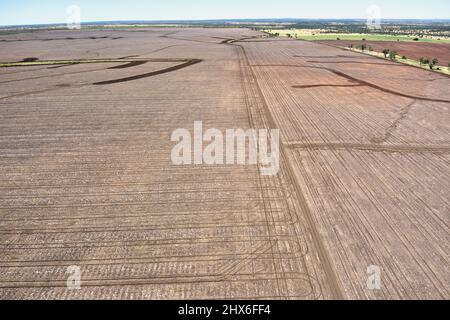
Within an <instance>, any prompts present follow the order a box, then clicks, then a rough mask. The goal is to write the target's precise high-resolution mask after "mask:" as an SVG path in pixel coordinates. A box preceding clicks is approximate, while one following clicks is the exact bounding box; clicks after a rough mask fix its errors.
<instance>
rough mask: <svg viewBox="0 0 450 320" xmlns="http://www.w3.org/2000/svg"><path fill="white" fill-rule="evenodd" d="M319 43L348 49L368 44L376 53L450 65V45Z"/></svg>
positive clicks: (355, 42)
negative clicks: (396, 53) (387, 50)
mask: <svg viewBox="0 0 450 320" xmlns="http://www.w3.org/2000/svg"><path fill="white" fill-rule="evenodd" d="M318 43H324V44H331V45H335V46H341V47H348V46H349V45H350V44H353V45H354V46H358V45H361V44H363V43H364V44H367V46H371V47H372V48H373V50H374V51H377V52H382V51H383V50H384V49H389V50H391V51H397V52H398V54H399V55H400V57H401V56H406V57H407V58H408V59H413V60H419V59H420V58H422V57H424V58H428V59H434V58H437V59H438V60H439V65H441V66H447V65H448V64H449V63H450V43H428V42H420V43H419V42H406V41H400V42H398V41H343V40H341V41H338V40H336V41H318Z"/></svg>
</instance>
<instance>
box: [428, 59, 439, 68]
mask: <svg viewBox="0 0 450 320" xmlns="http://www.w3.org/2000/svg"><path fill="white" fill-rule="evenodd" d="M438 63H439V60H438V59H437V58H434V59H433V60H431V61H429V62H428V66H429V67H430V69H431V70H433V68H434V66H435V65H437V64H438Z"/></svg>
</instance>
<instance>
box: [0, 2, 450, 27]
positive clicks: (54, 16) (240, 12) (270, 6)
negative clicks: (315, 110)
mask: <svg viewBox="0 0 450 320" xmlns="http://www.w3.org/2000/svg"><path fill="white" fill-rule="evenodd" d="M69 5H78V6H80V7H81V18H82V21H83V22H88V21H108V20H109V21H112V20H177V19H228V18H366V17H367V14H366V9H367V7H369V6H370V5H378V6H379V7H380V8H381V15H382V17H383V18H386V19H389V18H421V19H425V18H426V19H429V18H434V19H449V18H450V1H449V0H426V1H424V0H420V1H415V0H410V1H408V0H396V1H392V0H277V1H274V0H270V1H265V0H222V1H217V0H216V1H215V0H125V1H124V0H0V25H16V24H39V23H61V22H65V21H66V16H67V14H66V7H67V6H69Z"/></svg>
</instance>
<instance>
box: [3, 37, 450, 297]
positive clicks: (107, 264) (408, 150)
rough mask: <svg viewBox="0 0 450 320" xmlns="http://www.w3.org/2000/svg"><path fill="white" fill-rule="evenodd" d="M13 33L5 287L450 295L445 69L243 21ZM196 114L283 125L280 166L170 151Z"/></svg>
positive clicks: (225, 123) (196, 293) (6, 110)
mask: <svg viewBox="0 0 450 320" xmlns="http://www.w3.org/2000/svg"><path fill="white" fill-rule="evenodd" d="M118 29H120V28H118ZM0 47H1V48H2V50H0V62H1V63H11V62H21V63H22V65H13V66H11V65H3V66H7V67H0V118H1V119H2V121H1V122H0V189H1V192H0V217H1V219H0V246H1V252H2V254H1V255H0V268H1V272H0V299H309V300H320V299H344V298H347V299H444V300H448V299H450V287H449V282H448V279H449V277H450V273H449V269H448V265H449V262H450V257H449V252H450V241H448V240H449V234H450V230H449V212H450V195H449V190H450V118H449V115H450V112H449V106H450V91H449V90H448V88H449V87H450V79H449V78H448V77H446V76H444V75H441V74H438V73H434V72H430V71H428V70H421V69H418V68H413V67H409V66H406V65H400V64H396V63H392V62H389V61H384V60H381V59H377V58H374V57H370V56H367V55H362V54H358V53H355V52H349V51H345V50H341V49H339V48H336V47H331V46H328V45H324V44H321V43H317V42H306V41H297V40H294V39H288V38H269V37H267V35H265V34H263V33H262V32H258V31H254V30H250V29H238V28H236V29H234V28H226V29H225V28H224V29H221V28H185V29H184V28H161V29H158V28H152V29H141V28H134V29H125V30H104V31H102V30H90V31H57V30H55V31H36V32H32V33H18V34H17V33H15V34H9V35H2V36H0ZM408 50H412V49H408ZM414 50H415V49H414ZM399 51H400V48H399ZM423 55H426V54H423ZM408 56H411V54H408ZM426 56H431V54H430V55H426ZM30 58H33V59H31V60H30ZM95 59H99V60H98V61H97V62H95V63H94V62H92V63H80V61H84V62H86V61H93V60H95ZM24 60H26V61H34V62H39V61H40V62H43V61H44V62H45V61H47V62H52V63H51V64H50V63H49V64H46V63H40V64H39V63H35V64H34V65H26V64H25V65H23V61H24ZM58 61H59V62H58ZM62 61H64V62H66V63H63V62H62ZM68 62H69V63H68ZM72 62H73V63H72ZM77 62H78V63H77ZM194 121H203V124H204V126H205V127H208V128H216V129H219V130H226V129H228V128H243V129H246V128H254V129H280V132H281V147H280V171H279V174H278V175H276V176H269V177H267V176H263V175H261V173H260V169H261V168H260V167H259V166H256V165H245V166H240V165H215V166H214V165H212V166H209V165H185V166H176V165H174V164H173V163H172V162H171V158H170V155H171V150H172V148H173V143H172V141H171V140H170V137H171V134H172V133H173V132H174V130H177V129H179V128H186V129H188V130H191V129H192V127H193V124H194ZM70 266H78V267H79V268H80V269H81V272H82V287H81V290H68V289H67V270H68V269H67V268H68V267H70ZM373 266H377V267H379V270H381V279H382V287H381V288H379V290H373V288H369V287H368V285H367V281H368V270H370V268H371V267H373Z"/></svg>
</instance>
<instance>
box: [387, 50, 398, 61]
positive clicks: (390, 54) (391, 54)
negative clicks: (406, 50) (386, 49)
mask: <svg viewBox="0 0 450 320" xmlns="http://www.w3.org/2000/svg"><path fill="white" fill-rule="evenodd" d="M397 55H398V54H397V51H391V52H390V53H389V59H391V60H392V61H394V60H395V59H396V58H397Z"/></svg>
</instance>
